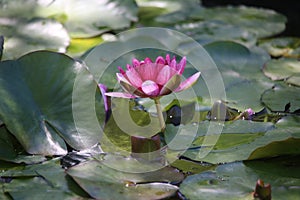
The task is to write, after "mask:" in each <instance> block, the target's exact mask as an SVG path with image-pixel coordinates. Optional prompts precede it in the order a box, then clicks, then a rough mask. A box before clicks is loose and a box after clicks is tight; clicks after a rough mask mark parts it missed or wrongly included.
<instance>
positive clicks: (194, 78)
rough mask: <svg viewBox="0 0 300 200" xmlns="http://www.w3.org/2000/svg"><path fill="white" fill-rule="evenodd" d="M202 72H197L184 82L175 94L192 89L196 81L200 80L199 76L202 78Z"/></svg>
mask: <svg viewBox="0 0 300 200" xmlns="http://www.w3.org/2000/svg"><path fill="white" fill-rule="evenodd" d="M200 74H201V72H197V73H195V74H194V75H192V76H190V77H189V78H187V79H186V80H185V81H183V82H182V83H181V84H180V85H179V87H178V88H176V89H175V90H174V92H180V91H183V90H186V89H188V88H189V87H191V86H192V85H193V84H194V83H196V81H197V80H198V78H199V76H200Z"/></svg>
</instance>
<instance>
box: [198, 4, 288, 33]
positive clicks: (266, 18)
mask: <svg viewBox="0 0 300 200" xmlns="http://www.w3.org/2000/svg"><path fill="white" fill-rule="evenodd" d="M192 18H196V19H200V20H218V21H223V22H227V23H230V24H232V25H235V26H238V27H241V28H243V29H244V30H247V31H249V32H251V33H254V34H255V35H256V37H258V38H262V37H267V36H272V35H275V34H277V33H280V32H282V31H283V30H284V29H285V23H286V21H287V19H286V17H285V16H284V15H282V14H279V13H277V12H275V11H273V10H269V9H263V8H254V7H246V6H227V7H214V8H207V9H203V10H200V11H197V12H194V13H192Z"/></svg>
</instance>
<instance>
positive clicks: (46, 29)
mask: <svg viewBox="0 0 300 200" xmlns="http://www.w3.org/2000/svg"><path fill="white" fill-rule="evenodd" d="M0 32H1V33H2V34H3V36H4V47H3V48H4V50H3V58H2V59H3V60H7V59H16V58H18V57H20V56H21V55H24V54H26V53H29V52H31V51H35V50H53V51H57V52H61V53H63V52H65V51H66V48H67V46H68V45H69V42H70V37H69V35H68V33H67V31H66V29H65V28H64V27H63V26H62V25H61V24H60V23H58V22H56V21H54V20H51V19H33V20H26V19H18V18H3V19H2V20H0ZM49 39H50V40H49Z"/></svg>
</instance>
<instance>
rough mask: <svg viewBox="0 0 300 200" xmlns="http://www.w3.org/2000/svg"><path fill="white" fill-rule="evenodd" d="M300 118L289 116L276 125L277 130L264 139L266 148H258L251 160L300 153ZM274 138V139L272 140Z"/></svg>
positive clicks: (252, 154)
mask: <svg viewBox="0 0 300 200" xmlns="http://www.w3.org/2000/svg"><path fill="white" fill-rule="evenodd" d="M299 122H300V117H298V116H287V117H284V118H282V119H280V120H279V121H278V122H277V123H276V124H275V127H276V128H275V129H273V130H270V131H268V132H267V133H266V134H265V136H264V138H262V139H263V140H264V141H267V142H268V143H266V145H265V146H262V147H259V148H257V149H256V150H255V151H253V152H252V153H251V155H250V156H249V159H256V158H266V157H274V156H278V155H295V154H299V152H300V147H299V144H300V127H299ZM271 138H273V139H271Z"/></svg>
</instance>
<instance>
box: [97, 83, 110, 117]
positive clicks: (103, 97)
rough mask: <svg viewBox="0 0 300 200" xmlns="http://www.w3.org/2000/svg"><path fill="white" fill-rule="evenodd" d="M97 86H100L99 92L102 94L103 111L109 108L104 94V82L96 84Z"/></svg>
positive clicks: (105, 89) (105, 88)
mask: <svg viewBox="0 0 300 200" xmlns="http://www.w3.org/2000/svg"><path fill="white" fill-rule="evenodd" d="M98 87H99V88H100V92H101V95H102V99H103V104H104V110H105V112H107V111H108V109H109V105H108V100H107V96H106V95H105V94H106V91H107V87H106V85H104V84H98Z"/></svg>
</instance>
